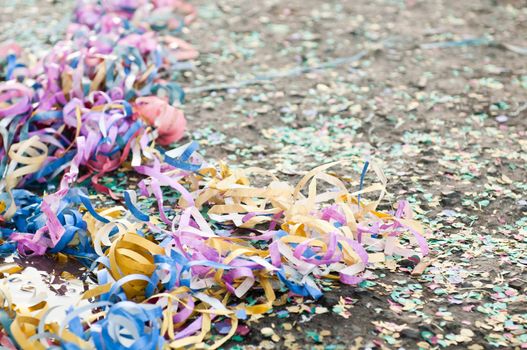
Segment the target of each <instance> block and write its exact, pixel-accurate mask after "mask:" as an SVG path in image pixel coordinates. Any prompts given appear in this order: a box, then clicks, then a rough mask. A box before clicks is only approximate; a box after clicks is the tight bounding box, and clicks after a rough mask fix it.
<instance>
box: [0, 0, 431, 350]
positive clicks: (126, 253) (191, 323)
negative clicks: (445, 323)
mask: <svg viewBox="0 0 527 350" xmlns="http://www.w3.org/2000/svg"><path fill="white" fill-rule="evenodd" d="M195 17H196V11H195V9H194V7H193V6H191V5H190V4H188V3H185V2H183V1H180V0H157V1H146V0H135V1H134V0H106V1H102V0H101V1H91V2H90V1H81V2H79V4H78V7H77V9H76V11H75V23H73V24H72V25H71V26H70V28H69V29H68V31H67V38H66V40H65V41H63V42H60V43H58V44H57V45H56V46H55V47H54V48H53V49H52V51H51V52H50V53H49V54H48V55H47V56H46V57H45V58H44V59H43V60H42V61H41V62H39V63H38V64H36V65H35V66H32V67H27V66H26V65H25V64H24V63H22V62H23V55H22V50H21V49H20V48H19V47H17V46H16V45H10V46H5V47H4V48H3V50H1V52H2V53H4V56H3V57H1V59H2V62H1V68H2V72H1V74H2V78H3V80H5V82H4V83H2V84H1V85H0V127H1V128H0V131H1V138H0V146H1V147H0V173H1V174H2V180H1V182H0V213H1V217H0V224H1V226H0V230H1V235H2V236H1V239H2V242H1V243H2V244H1V245H0V254H2V255H3V256H4V257H5V256H10V255H12V254H13V253H14V252H15V250H16V251H17V254H18V255H19V256H21V257H23V258H25V259H29V258H30V257H31V256H36V255H45V254H51V255H54V256H56V257H59V258H61V259H64V258H72V259H76V260H78V261H80V262H81V263H82V264H84V265H85V266H87V267H89V268H90V271H91V272H92V275H91V278H89V279H88V280H86V281H85V284H84V286H83V287H82V288H80V290H79V293H78V294H79V295H80V296H79V298H78V299H77V300H73V299H71V297H68V298H67V297H56V298H51V297H50V295H51V292H49V293H45V292H42V291H38V292H34V293H33V294H31V293H30V294H31V296H30V297H28V298H21V297H19V296H18V295H15V293H19V292H18V289H19V284H17V281H19V280H20V279H21V278H23V276H24V273H25V271H23V270H22V268H21V267H19V266H18V265H17V264H14V263H12V264H4V265H2V266H1V267H0V273H1V274H2V275H3V280H2V282H1V284H0V291H1V293H0V299H1V300H2V310H0V324H1V329H2V330H1V331H0V345H2V346H4V347H6V348H8V349H16V348H21V349H44V348H53V347H60V348H63V349H90V348H97V349H103V348H115V349H161V348H182V347H189V346H207V347H208V348H210V349H214V348H218V347H219V346H221V345H222V344H223V343H225V341H227V340H228V339H229V338H230V337H232V336H233V335H234V334H235V333H236V331H237V328H238V322H239V320H245V319H247V318H249V317H250V316H251V315H256V314H262V313H265V312H268V311H269V310H271V309H272V308H273V305H277V303H279V302H281V301H280V300H279V297H277V294H276V292H277V291H279V292H280V293H282V294H283V293H284V292H288V293H290V294H294V295H301V296H305V297H310V298H315V299H316V298H319V297H320V296H322V292H321V290H320V286H319V282H320V279H323V278H325V279H339V280H340V281H341V282H343V283H346V284H357V283H359V282H361V281H362V280H363V279H364V278H367V275H368V274H367V271H365V269H366V268H367V266H368V264H370V263H371V261H372V260H373V261H380V260H382V259H384V258H385V256H393V255H396V256H402V257H410V256H413V255H417V256H421V257H422V256H424V255H426V254H428V248H427V245H426V241H425V238H424V232H423V228H422V227H421V226H420V224H419V223H418V222H417V221H415V220H414V219H413V217H412V212H411V209H410V206H409V204H408V203H407V202H405V201H401V202H399V203H398V204H397V205H396V206H395V210H394V211H393V212H380V211H378V210H377V207H378V205H379V203H380V202H381V200H382V199H383V197H384V195H385V192H386V179H385V178H384V175H383V174H382V171H381V170H380V169H379V168H378V167H377V166H376V165H375V164H373V163H372V164H370V163H369V162H366V163H365V166H364V171H363V174H362V176H361V177H360V181H358V183H359V187H358V188H357V190H356V191H355V192H352V191H351V190H350V188H351V184H350V183H349V181H347V180H344V179H342V178H339V177H338V176H337V175H335V174H334V173H331V172H330V169H331V168H332V167H336V166H342V165H346V162H338V163H332V164H326V165H323V166H320V167H318V168H316V169H314V170H312V171H311V172H309V173H307V174H306V175H305V176H304V177H303V178H302V179H301V180H300V181H299V182H298V184H297V185H296V186H291V185H290V184H288V183H286V182H282V181H280V180H279V179H278V178H276V177H275V176H274V175H273V174H271V173H269V172H267V171H265V170H263V169H259V168H248V169H236V168H231V167H229V166H227V165H225V164H220V165H219V166H211V165H208V164H207V163H206V162H205V161H204V160H203V159H202V157H201V156H200V155H199V153H198V152H197V150H198V147H197V144H196V143H193V142H192V143H188V144H185V145H182V146H178V147H176V148H173V149H171V150H167V148H164V147H161V146H169V145H171V144H173V143H174V142H176V141H179V140H180V139H181V138H182V137H183V136H184V129H185V124H186V122H185V118H184V116H183V113H182V112H181V111H180V110H179V109H178V108H177V104H178V103H181V102H182V101H183V98H184V94H183V91H182V90H181V88H180V87H179V86H178V85H177V84H175V83H174V82H173V79H174V78H175V75H176V74H175V73H177V72H178V71H179V70H180V69H182V68H184V67H185V65H184V63H183V61H185V60H190V59H193V58H195V57H197V54H198V53H197V51H196V50H195V49H194V48H193V47H192V46H191V45H189V44H188V43H186V42H185V41H183V40H181V39H179V38H177V37H176V35H177V34H178V33H179V32H180V31H181V29H182V27H183V26H185V25H187V24H189V23H190V22H192V21H193V20H194V18H195ZM368 167H371V168H373V170H374V171H375V172H376V174H377V176H378V178H379V183H375V184H372V185H369V186H364V177H365V176H364V175H365V173H366V170H367V169H368ZM118 169H119V171H126V172H131V171H133V172H134V173H136V174H138V175H140V176H141V180H140V181H139V182H138V183H137V187H134V188H137V190H134V189H124V190H122V191H119V192H117V193H114V192H113V191H112V190H111V189H110V188H108V187H106V186H104V185H103V184H101V183H100V179H101V178H102V177H103V176H105V175H108V174H110V173H115V171H116V170H118ZM255 178H258V179H262V178H267V179H268V181H266V182H265V183H266V185H264V186H257V185H253V183H262V180H259V181H254V179H255ZM55 182H56V183H57V186H56V187H55V188H53V187H52V186H53V185H54V183H55ZM83 185H88V186H89V187H90V188H91V189H92V190H93V191H95V192H98V193H99V194H102V195H104V196H106V197H111V198H113V200H115V203H117V204H118V205H116V206H113V207H101V205H100V204H94V202H93V198H94V197H93V196H90V194H92V193H93V192H92V193H88V192H87V191H86V190H83V189H82V186H83ZM321 188H322V190H321ZM367 193H377V194H378V197H377V200H375V201H367V200H365V199H364V198H363V197H364V195H365V194H367ZM361 197H362V198H361ZM152 205H153V207H152ZM249 296H251V297H250V298H249ZM253 297H255V298H253ZM219 323H222V324H226V325H227V327H222V330H221V331H220V332H219V333H220V334H221V336H220V337H218V336H215V337H214V338H213V339H211V338H210V334H211V332H212V326H213V325H215V324H219Z"/></svg>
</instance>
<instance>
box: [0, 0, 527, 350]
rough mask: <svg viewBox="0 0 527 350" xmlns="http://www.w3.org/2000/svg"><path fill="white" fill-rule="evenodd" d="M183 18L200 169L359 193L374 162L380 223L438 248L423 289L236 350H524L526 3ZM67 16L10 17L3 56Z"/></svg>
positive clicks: (393, 268) (231, 4)
mask: <svg viewBox="0 0 527 350" xmlns="http://www.w3.org/2000/svg"><path fill="white" fill-rule="evenodd" d="M194 3H195V4H196V5H197V6H198V7H199V13H200V16H199V19H198V21H197V22H195V23H194V24H192V25H191V26H190V27H189V28H186V29H185V31H184V35H183V36H184V37H185V38H186V39H188V40H189V41H190V42H191V43H193V44H194V45H195V46H196V47H197V48H198V49H199V50H200V51H201V56H200V58H199V59H198V60H197V61H196V62H195V63H194V66H195V67H194V68H193V69H192V70H189V71H185V72H182V73H181V74H180V75H181V76H180V77H179V82H180V83H181V84H182V85H183V86H184V88H185V89H186V91H187V93H188V95H187V101H186V103H185V105H184V107H183V108H184V110H185V112H186V115H187V119H188V120H189V122H190V123H189V124H190V125H189V131H190V132H189V138H192V139H195V140H198V141H199V142H200V143H201V144H202V146H203V149H204V150H205V153H206V155H207V156H208V157H210V158H215V159H224V160H226V161H228V162H229V163H230V164H234V165H237V166H243V165H258V166H261V167H264V168H267V169H270V170H272V171H274V172H275V173H276V174H277V175H278V176H280V177H281V178H283V179H288V180H289V181H292V182H294V181H295V180H296V179H297V178H298V177H299V175H301V174H303V172H305V171H306V170H309V169H311V168H313V167H315V166H317V165H319V164H321V163H325V162H328V161H330V160H336V159H345V158H347V159H352V160H356V161H357V163H356V165H355V166H354V167H352V168H350V169H349V170H350V176H356V172H357V171H359V170H360V169H361V167H362V162H363V161H364V160H365V159H370V158H373V159H375V160H377V161H378V162H380V163H381V164H382V166H383V169H384V171H385V173H386V175H387V178H388V181H389V184H388V189H389V191H390V193H391V194H390V196H389V197H388V200H387V201H386V202H385V203H384V206H385V208H386V207H388V206H389V205H390V204H391V203H395V201H396V200H398V199H405V198H406V199H408V200H409V201H410V202H411V203H412V205H413V207H414V208H415V209H416V211H417V213H418V215H419V218H420V219H421V220H422V221H423V222H424V223H425V224H426V225H428V227H429V229H430V232H431V235H430V239H429V241H430V245H431V249H432V252H433V254H432V260H431V262H430V265H429V266H428V268H427V269H426V270H425V271H424V272H423V273H422V274H414V275H412V274H411V273H410V272H411V270H412V268H413V266H414V265H415V263H414V262H413V261H409V260H405V261H399V262H394V261H391V262H388V263H385V264H379V265H378V266H376V267H375V269H374V270H373V273H374V275H375V276H374V278H373V279H372V280H370V281H368V282H365V283H362V284H361V285H360V286H355V287H347V286H342V285H338V284H329V283H328V284H327V285H326V286H325V289H327V293H326V295H325V297H324V298H323V299H322V300H320V301H318V302H316V303H315V302H312V301H310V300H307V299H304V300H302V299H292V300H290V301H289V303H288V304H286V305H284V306H279V307H276V308H275V309H274V310H273V312H272V314H270V315H266V317H262V318H259V319H258V318H253V319H251V320H250V321H249V322H247V326H248V327H247V328H243V329H240V332H239V334H238V335H237V336H236V337H235V338H234V340H233V341H231V342H230V343H229V347H245V348H251V347H252V348H269V349H272V348H295V349H306V348H309V349H310V348H315V349H318V348H320V349H348V348H354V347H358V348H375V347H377V348H389V349H396V348H400V347H404V348H406V349H417V348H423V349H434V348H459V349H466V348H469V349H473V350H475V349H491V348H495V347H502V348H520V346H522V344H523V346H524V347H525V346H527V330H526V327H527V309H526V307H525V305H526V297H525V294H526V285H527V272H526V266H527V258H526V253H527V249H526V248H527V180H526V179H527V55H526V54H527V2H526V1H518V0H517V1H514V0H509V1H498V0H495V1H491V0H485V1H484V0H474V1H450V0H449V1H446V0H443V1H439V0H426V1H425V0H407V1H402V0H374V1H371V0H355V1H342V0H341V1H335V0H329V1H314V0H289V1H277V0H262V1H258V2H255V1H243V0H222V1H205V0H196V1H194ZM71 9H72V2H70V1H68V2H66V1H41V0H38V1H37V0H35V1H30V0H17V1H8V4H7V5H5V6H3V7H2V8H0V40H2V41H4V40H6V39H15V40H16V41H17V42H19V43H20V44H22V45H23V46H24V47H26V48H28V49H30V50H33V51H34V52H35V53H36V55H37V56H38V55H40V53H41V52H45V50H46V48H47V47H49V44H50V43H52V42H54V41H56V40H57V39H59V38H60V37H61V35H62V34H61V31H62V30H63V28H64V25H65V24H66V23H67V21H68V19H67V18H68V16H69V14H70V12H71ZM357 54H360V55H359V56H357ZM359 57H360V58H359ZM341 58H344V59H343V60H340V61H339V59H341ZM341 63H343V64H341ZM321 65H322V66H323V67H324V68H323V69H312V68H313V67H318V66H321ZM310 67H311V68H310ZM299 71H301V73H300V74H293V73H294V72H297V73H298V72H299ZM273 76H274V77H275V78H273V79H270V78H271V77H273ZM276 76H282V77H281V78H276ZM255 78H256V79H258V80H259V81H258V84H252V83H251V82H253V83H254V79H255ZM352 171H353V172H352ZM366 179H367V181H374V180H375V178H374V173H373V172H371V173H368V176H367V178H366ZM217 331H218V332H221V329H218V330H217Z"/></svg>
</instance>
